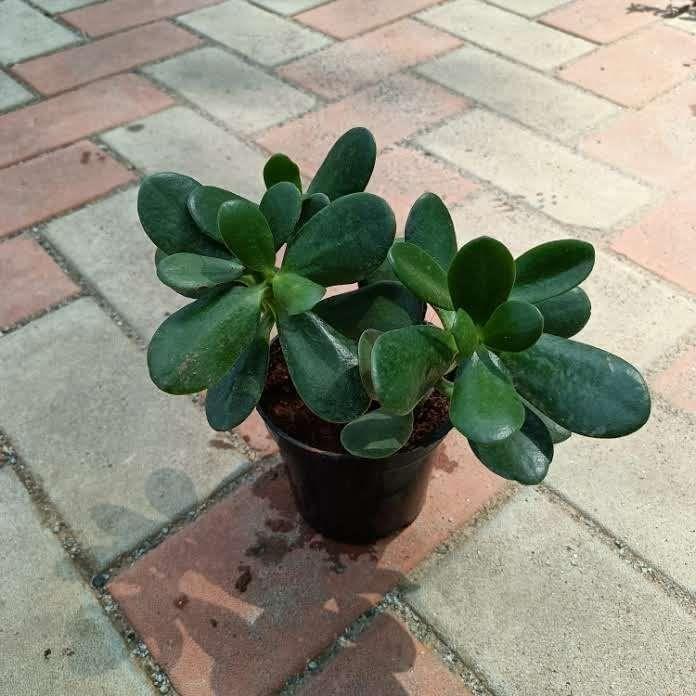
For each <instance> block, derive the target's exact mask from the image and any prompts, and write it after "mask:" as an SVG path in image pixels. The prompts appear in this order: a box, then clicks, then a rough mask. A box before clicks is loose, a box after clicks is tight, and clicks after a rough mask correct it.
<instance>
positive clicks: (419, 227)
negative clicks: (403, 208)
mask: <svg viewBox="0 0 696 696" xmlns="http://www.w3.org/2000/svg"><path fill="white" fill-rule="evenodd" d="M405 237H406V241H407V242H410V243H411V244H415V245H416V246H418V247H420V248H421V249H423V251H426V252H428V254H430V256H432V257H433V258H434V259H435V260H436V261H437V262H438V263H439V264H440V266H442V267H443V268H445V269H446V268H449V265H450V263H451V262H452V259H453V258H454V255H455V254H456V253H457V237H456V235H455V232H454V223H453V222H452V218H451V216H450V214H449V211H448V210H447V207H446V206H445V204H444V203H443V202H442V199H441V198H440V197H439V196H436V195H435V194H434V193H424V194H423V195H422V196H420V198H418V199H417V200H416V202H415V203H414V204H413V207H412V208H411V212H410V213H409V214H408V218H407V220H406V232H405Z"/></svg>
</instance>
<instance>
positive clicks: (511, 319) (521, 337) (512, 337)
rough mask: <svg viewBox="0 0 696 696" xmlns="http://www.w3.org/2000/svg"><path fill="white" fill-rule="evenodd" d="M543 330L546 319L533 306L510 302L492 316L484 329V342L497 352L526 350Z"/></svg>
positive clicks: (502, 305)
mask: <svg viewBox="0 0 696 696" xmlns="http://www.w3.org/2000/svg"><path fill="white" fill-rule="evenodd" d="M543 330H544V318H543V317H542V316H541V312H540V311H539V310H538V309H537V308H536V307H535V306H534V305H533V304H529V303H528V302H520V301H519V300H508V301H507V302H503V304H501V305H499V306H498V307H496V309H495V311H494V312H493V314H491V317H490V319H489V320H488V321H487V322H486V325H485V326H484V327H483V340H484V341H485V343H486V345H488V346H490V347H491V348H495V349H496V350H509V351H517V350H526V349H527V348H529V346H532V345H534V343H536V342H537V341H538V340H539V336H541V332H542V331H543Z"/></svg>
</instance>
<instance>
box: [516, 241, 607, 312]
mask: <svg viewBox="0 0 696 696" xmlns="http://www.w3.org/2000/svg"><path fill="white" fill-rule="evenodd" d="M594 261H595V252H594V248H593V247H592V245H591V244H589V243H588V242H582V241H580V240H578V239H559V240H557V241H554V242H546V243H545V244H540V245H539V246H536V247H534V248H533V249H530V250H529V251H527V252H525V253H524V254H522V256H520V257H519V258H518V259H517V260H516V261H515V268H516V270H517V276H516V278H515V287H514V288H513V289H512V294H511V297H512V298H513V299H516V300H524V301H525V302H539V301H541V300H546V299H548V298H549V297H555V296H556V295H560V294H561V293H563V292H566V291H568V290H571V289H572V288H574V287H576V286H577V285H580V283H582V281H583V280H585V278H587V276H588V275H590V273H591V271H592V267H593V266H594Z"/></svg>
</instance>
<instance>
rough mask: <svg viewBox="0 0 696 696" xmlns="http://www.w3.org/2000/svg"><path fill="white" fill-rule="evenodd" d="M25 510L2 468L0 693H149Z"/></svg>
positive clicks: (52, 542) (55, 547)
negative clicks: (47, 652) (0, 656)
mask: <svg viewBox="0 0 696 696" xmlns="http://www.w3.org/2000/svg"><path fill="white" fill-rule="evenodd" d="M32 508H33V505H32V502H31V501H30V500H29V496H28V495H27V493H26V491H25V490H24V488H23V486H22V485H21V483H20V482H19V480H18V479H17V477H16V476H15V475H14V473H13V472H12V471H11V470H10V469H9V467H6V468H3V469H0V510H2V514H0V539H2V564H1V565H0V655H2V659H0V693H3V694H7V696H37V695H38V694H51V696H75V695H76V694H89V695H90V696H92V695H94V696H148V695H150V694H152V691H151V689H150V687H149V685H148V683H147V680H146V678H145V676H144V674H142V673H141V672H140V671H139V669H138V668H137V667H136V666H135V665H134V664H132V663H131V662H130V659H129V656H128V653H127V651H126V649H125V646H124V644H123V642H122V640H121V638H120V637H119V636H118V634H117V633H116V631H115V630H114V629H113V627H112V626H111V624H110V623H109V620H108V619H107V618H106V616H105V615H104V613H103V612H102V610H101V608H100V607H99V605H98V604H97V602H96V600H95V599H94V597H93V596H92V594H91V592H90V591H89V589H88V588H87V587H86V586H85V585H84V583H83V582H82V581H81V580H80V578H79V577H78V575H77V573H76V572H75V570H74V569H73V568H72V565H71V563H70V561H69V559H68V558H67V556H66V555H65V553H64V551H63V549H62V548H61V547H60V545H59V543H58V541H57V539H56V538H55V537H54V536H53V535H52V534H51V533H50V532H48V531H46V530H45V529H42V528H41V526H40V525H39V522H38V520H37V519H36V515H35V513H34V510H33V509H32ZM47 650H49V651H50V653H49V654H47V655H46V651H47Z"/></svg>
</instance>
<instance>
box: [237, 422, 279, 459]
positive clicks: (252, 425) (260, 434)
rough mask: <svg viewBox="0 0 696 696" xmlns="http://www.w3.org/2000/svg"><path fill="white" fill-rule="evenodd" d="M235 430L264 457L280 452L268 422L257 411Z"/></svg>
mask: <svg viewBox="0 0 696 696" xmlns="http://www.w3.org/2000/svg"><path fill="white" fill-rule="evenodd" d="M235 432H236V433H237V434H238V435H239V436H240V437H241V438H242V440H244V442H246V443H247V445H249V447H251V448H252V449H254V450H256V452H257V453H258V454H259V455H261V456H262V457H269V456H271V455H272V454H277V453H278V445H276V442H275V440H274V439H273V438H272V437H271V435H270V433H269V432H268V428H266V424H265V423H264V422H263V419H262V418H261V416H259V414H258V413H257V412H256V411H253V412H252V414H251V415H250V416H249V417H248V418H247V419H246V420H245V421H244V422H243V423H242V424H241V425H240V426H239V427H238V428H236V429H235Z"/></svg>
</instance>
